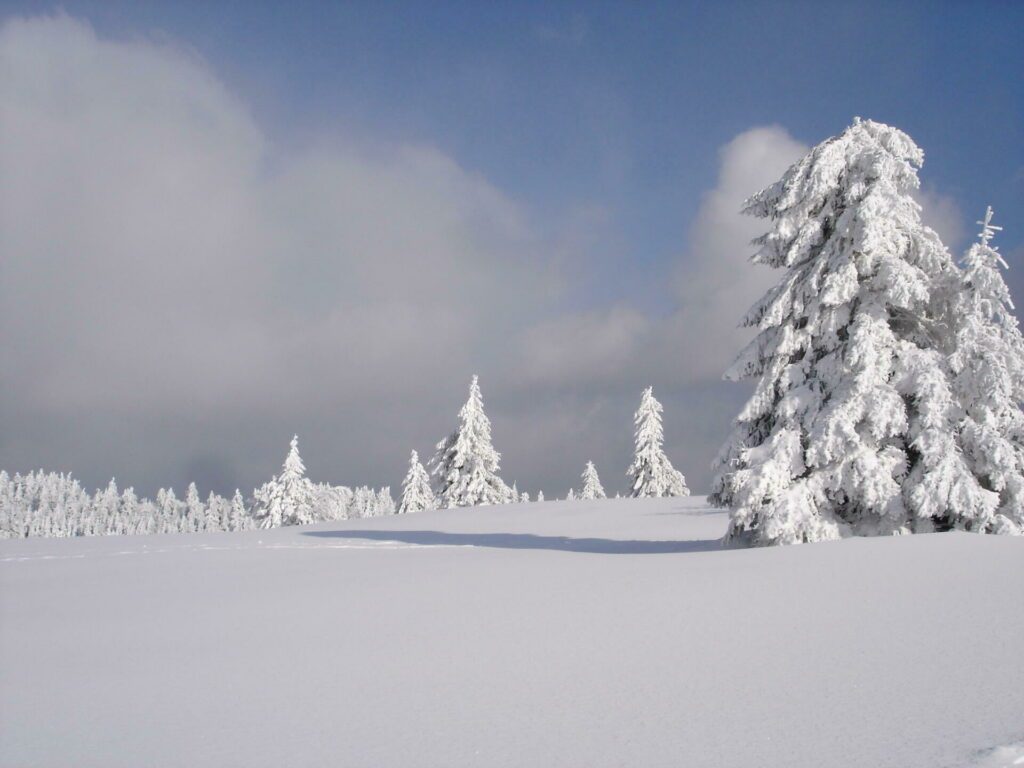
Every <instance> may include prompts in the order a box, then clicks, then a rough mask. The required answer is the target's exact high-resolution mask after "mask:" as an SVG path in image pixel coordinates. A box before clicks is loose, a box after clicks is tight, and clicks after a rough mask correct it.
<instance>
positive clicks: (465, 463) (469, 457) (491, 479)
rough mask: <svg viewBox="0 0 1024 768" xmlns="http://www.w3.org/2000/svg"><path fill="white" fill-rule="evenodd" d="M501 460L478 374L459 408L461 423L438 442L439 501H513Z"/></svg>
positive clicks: (434, 464) (433, 464) (434, 471)
mask: <svg viewBox="0 0 1024 768" xmlns="http://www.w3.org/2000/svg"><path fill="white" fill-rule="evenodd" d="M500 459H501V455H500V454H499V453H498V452H497V451H496V450H494V447H493V446H492V445H491V422H490V420H489V419H488V418H487V414H485V413H484V401H483V396H482V395H481V394H480V385H479V383H478V380H477V377H476V376H474V377H473V380H472V381H471V382H470V385H469V399H468V400H467V401H466V404H465V405H464V406H462V410H460V411H459V426H458V427H457V428H456V430H455V431H454V432H453V433H452V434H451V435H449V436H448V437H446V438H445V439H444V440H442V441H441V442H439V443H438V444H437V452H436V453H435V454H434V457H433V458H432V459H431V461H430V474H431V476H432V477H433V479H434V486H435V491H436V495H437V498H438V501H439V504H440V505H441V506H442V507H445V508H451V507H472V506H477V505H481V504H507V503H509V502H511V501H512V494H511V490H510V489H509V487H508V486H507V485H505V483H504V481H503V480H502V479H501V478H500V477H499V476H498V462H499V460H500Z"/></svg>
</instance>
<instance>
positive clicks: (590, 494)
mask: <svg viewBox="0 0 1024 768" xmlns="http://www.w3.org/2000/svg"><path fill="white" fill-rule="evenodd" d="M581 477H582V478H583V490H582V491H580V498H581V499H588V500H589V499H604V498H607V497H606V496H605V493H604V488H603V487H602V486H601V478H600V477H598V476H597V468H596V467H595V466H594V462H592V461H588V462H587V466H586V467H584V468H583V474H582V475H581Z"/></svg>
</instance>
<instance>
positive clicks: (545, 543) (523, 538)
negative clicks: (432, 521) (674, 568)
mask: <svg viewBox="0 0 1024 768" xmlns="http://www.w3.org/2000/svg"><path fill="white" fill-rule="evenodd" d="M303 535H304V536H315V537H317V538H325V539H326V538H330V539H369V540H372V541H398V542H402V543H405V544H419V545H427V546H430V545H433V546H449V547H452V546H454V547H496V548H499V549H549V550H557V551H561V552H587V553H591V554H599V555H667V554H679V553H684V552H712V551H716V550H720V549H722V541H721V539H696V540H693V541H621V540H617V539H575V538H571V537H568V536H537V535H536V534H532V533H450V532H446V531H360V530H351V531H304V532H303Z"/></svg>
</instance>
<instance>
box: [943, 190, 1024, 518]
mask: <svg viewBox="0 0 1024 768" xmlns="http://www.w3.org/2000/svg"><path fill="white" fill-rule="evenodd" d="M978 224H980V225H981V232H980V233H979V234H978V238H979V239H978V242H976V243H974V244H973V245H972V246H971V247H970V249H969V250H968V251H967V254H966V255H965V256H964V258H963V262H962V263H963V273H962V275H961V279H960V291H959V292H958V293H957V294H956V299H957V300H956V302H955V305H954V311H953V321H954V325H955V331H956V337H955V347H954V351H953V353H952V354H951V355H950V365H951V368H952V370H953V374H954V376H953V385H954V390H955V392H956V394H957V397H958V399H959V401H960V403H961V405H962V406H963V410H962V415H961V421H960V427H959V428H960V436H961V442H962V444H963V451H964V457H965V458H966V460H967V463H968V465H969V466H970V467H971V469H972V471H973V472H974V474H975V475H976V476H978V477H979V478H980V479H981V481H982V484H983V485H984V486H985V487H986V488H988V489H990V490H992V491H995V492H996V493H998V494H999V505H998V508H997V510H996V514H995V517H994V518H993V519H992V520H990V521H987V522H988V527H989V529H991V530H993V531H997V532H1002V533H1016V534H1021V533H1024V412H1022V411H1021V405H1022V403H1024V337H1022V335H1021V332H1020V328H1019V326H1018V323H1017V318H1016V316H1015V315H1014V306H1013V301H1012V300H1011V298H1010V290H1009V288H1008V287H1007V285H1006V282H1005V281H1004V280H1003V275H1002V269H1006V268H1007V264H1006V262H1005V261H1004V260H1003V258H1002V256H1001V255H1000V253H999V250H998V249H997V248H996V247H995V246H993V245H991V240H992V237H993V235H995V233H996V231H998V230H1000V229H1002V228H1001V227H997V226H995V225H994V224H992V208H991V207H989V208H988V209H987V210H986V211H985V218H984V219H983V220H982V221H979V222H978Z"/></svg>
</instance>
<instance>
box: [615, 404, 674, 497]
mask: <svg viewBox="0 0 1024 768" xmlns="http://www.w3.org/2000/svg"><path fill="white" fill-rule="evenodd" d="M661 412H662V408H661V403H659V402H658V401H657V399H656V398H655V397H654V389H653V388H652V387H648V388H647V389H645V390H644V393H643V396H642V397H641V398H640V407H639V408H638V409H637V412H636V414H635V415H634V417H633V423H634V424H636V451H635V453H634V455H633V463H632V464H631V465H630V467H629V469H628V470H627V471H626V474H627V475H629V476H630V477H631V478H633V483H632V488H631V495H632V496H633V497H634V498H640V497H649V496H650V497H661V496H689V495H690V489H689V488H687V487H686V479H685V478H684V477H683V474H682V472H679V471H678V470H676V469H674V468H673V467H672V462H670V461H669V459H668V456H666V455H665V450H664V448H663V447H662V446H663V443H664V440H665V435H664V431H663V429H662V426H661Z"/></svg>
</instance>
